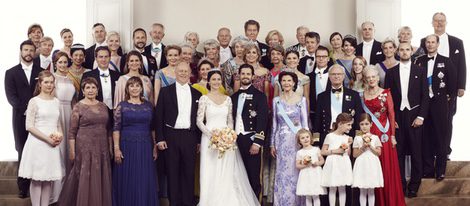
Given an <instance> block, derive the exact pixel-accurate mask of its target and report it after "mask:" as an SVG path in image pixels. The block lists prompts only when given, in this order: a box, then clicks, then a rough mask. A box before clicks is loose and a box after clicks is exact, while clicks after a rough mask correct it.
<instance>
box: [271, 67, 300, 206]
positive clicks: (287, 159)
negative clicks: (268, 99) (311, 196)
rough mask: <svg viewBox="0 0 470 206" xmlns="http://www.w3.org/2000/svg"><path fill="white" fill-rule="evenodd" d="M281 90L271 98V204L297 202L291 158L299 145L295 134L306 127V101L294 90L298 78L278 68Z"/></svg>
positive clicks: (296, 203) (298, 199) (295, 173)
mask: <svg viewBox="0 0 470 206" xmlns="http://www.w3.org/2000/svg"><path fill="white" fill-rule="evenodd" d="M279 79H280V80H279V83H280V84H281V88H282V90H283V91H282V93H281V95H280V96H279V97H275V98H274V99H273V127H272V133H271V134H272V137H271V155H272V156H273V157H274V158H275V159H276V174H275V177H274V203H273V205H274V206H284V205H300V204H301V203H302V202H305V201H302V200H301V198H300V197H299V196H297V195H296V193H295V192H296V188H297V179H298V176H299V170H298V169H297V168H296V165H295V158H296V153H297V150H298V149H299V145H298V144H297V140H296V138H295V135H296V133H297V131H298V130H299V129H301V128H304V129H308V113H307V101H306V99H305V97H302V96H301V95H299V94H297V93H295V92H294V91H295V89H296V87H297V83H298V79H297V75H295V74H294V73H292V72H281V73H280V74H279Z"/></svg>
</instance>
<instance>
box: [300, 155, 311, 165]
mask: <svg viewBox="0 0 470 206" xmlns="http://www.w3.org/2000/svg"><path fill="white" fill-rule="evenodd" d="M311 162H312V156H310V155H305V156H304V158H302V164H303V165H308V163H311Z"/></svg>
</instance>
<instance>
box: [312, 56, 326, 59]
mask: <svg viewBox="0 0 470 206" xmlns="http://www.w3.org/2000/svg"><path fill="white" fill-rule="evenodd" d="M315 57H316V58H317V59H326V58H328V56H315Z"/></svg>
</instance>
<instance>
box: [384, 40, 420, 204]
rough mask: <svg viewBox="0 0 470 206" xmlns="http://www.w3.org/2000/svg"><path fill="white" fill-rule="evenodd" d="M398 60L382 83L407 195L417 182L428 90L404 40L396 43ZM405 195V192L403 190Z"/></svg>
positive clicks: (416, 188) (410, 195)
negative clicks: (391, 111)
mask: <svg viewBox="0 0 470 206" xmlns="http://www.w3.org/2000/svg"><path fill="white" fill-rule="evenodd" d="M398 53H399V56H400V63H399V64H398V65H396V66H395V67H392V68H391V69H389V70H387V73H386V74H385V86H384V88H389V89H390V92H391V94H392V98H393V104H394V107H395V115H396V117H395V120H396V122H397V124H398V127H397V132H396V136H397V137H396V139H397V153H398V161H399V164H400V173H401V178H402V186H403V192H406V189H407V188H408V194H407V196H408V197H410V198H411V197H416V194H417V192H418V189H419V186H420V184H421V176H422V171H423V166H422V165H423V164H422V146H421V145H422V125H423V122H424V120H425V118H426V117H427V114H428V108H429V107H428V105H429V90H428V84H427V71H426V68H421V67H418V66H417V65H415V64H413V63H412V62H411V54H412V47H411V44H410V43H408V42H404V43H400V45H399V46H398ZM405 148H408V149H409V153H410V154H411V178H410V181H409V184H408V186H407V184H406V180H405V155H406V151H405ZM405 194H406V193H405Z"/></svg>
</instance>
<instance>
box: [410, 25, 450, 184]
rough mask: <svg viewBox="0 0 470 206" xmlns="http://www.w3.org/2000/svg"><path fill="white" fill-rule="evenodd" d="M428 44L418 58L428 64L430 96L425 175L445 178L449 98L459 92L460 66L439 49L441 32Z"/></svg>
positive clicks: (431, 38) (448, 138)
mask: <svg viewBox="0 0 470 206" xmlns="http://www.w3.org/2000/svg"><path fill="white" fill-rule="evenodd" d="M425 45H426V50H427V55H423V56H421V57H419V58H418V59H417V60H416V64H417V65H418V66H420V67H422V68H427V83H428V88H429V98H430V100H429V113H428V117H427V119H426V122H425V123H424V137H426V141H423V177H425V178H426V177H436V179H437V180H442V179H444V177H445V171H446V164H447V148H449V146H450V136H448V135H447V134H448V131H447V130H448V126H449V125H448V122H449V121H448V119H449V101H450V99H451V98H455V96H457V74H456V71H457V70H456V69H455V68H454V64H453V63H452V61H450V59H449V58H447V57H444V56H442V55H440V54H438V53H437V48H438V47H439V36H437V35H436V34H431V35H429V36H427V37H426V43H425ZM434 155H435V156H436V158H435V159H434ZM434 161H435V162H436V165H435V167H434ZM434 175H435V176H434Z"/></svg>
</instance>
